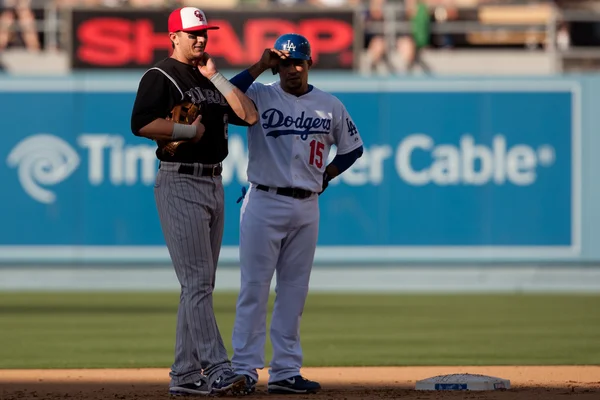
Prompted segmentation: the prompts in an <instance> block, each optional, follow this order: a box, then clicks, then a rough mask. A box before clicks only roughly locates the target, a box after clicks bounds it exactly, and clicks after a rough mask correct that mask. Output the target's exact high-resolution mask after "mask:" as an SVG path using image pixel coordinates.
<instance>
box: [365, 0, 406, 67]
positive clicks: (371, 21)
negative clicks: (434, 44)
mask: <svg viewBox="0 0 600 400" xmlns="http://www.w3.org/2000/svg"><path fill="white" fill-rule="evenodd" d="M367 1H368V5H367V7H366V9H365V11H364V13H363V22H364V48H365V50H366V51H365V55H364V57H365V60H364V63H365V66H364V67H363V69H365V70H366V72H372V71H379V72H380V73H387V72H391V71H392V72H393V71H397V70H398V69H399V68H398V63H397V61H396V57H397V56H399V54H400V50H401V49H402V47H403V38H402V37H396V35H395V34H394V41H395V43H394V48H393V49H390V48H389V46H388V43H387V40H386V35H385V33H384V31H385V30H384V20H385V16H384V11H385V10H384V7H385V5H386V4H387V0H367ZM395 56H396V57H395Z"/></svg>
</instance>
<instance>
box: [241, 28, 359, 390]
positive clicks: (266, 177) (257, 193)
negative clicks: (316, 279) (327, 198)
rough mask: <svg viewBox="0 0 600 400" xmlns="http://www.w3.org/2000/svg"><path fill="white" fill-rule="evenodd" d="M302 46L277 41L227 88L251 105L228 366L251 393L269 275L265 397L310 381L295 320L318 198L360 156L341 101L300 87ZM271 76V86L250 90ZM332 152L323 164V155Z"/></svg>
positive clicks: (306, 54) (288, 38)
mask: <svg viewBox="0 0 600 400" xmlns="http://www.w3.org/2000/svg"><path fill="white" fill-rule="evenodd" d="M311 65H312V58H311V47H310V43H309V42H308V40H307V39H306V38H305V37H303V36H301V35H298V34H285V35H282V36H280V37H279V38H278V39H277V40H276V41H275V45H274V47H273V48H272V49H267V50H265V52H264V53H263V56H262V58H261V60H260V61H259V62H258V63H256V64H255V65H253V66H252V67H250V68H249V69H247V70H245V71H243V72H242V73H240V74H238V75H237V76H235V77H234V78H232V80H231V82H232V83H234V84H235V85H236V86H238V87H239V88H240V89H241V90H242V91H244V92H245V93H246V94H247V95H248V97H250V98H251V99H252V101H254V102H255V103H256V106H257V107H258V111H259V114H260V120H259V122H258V123H257V124H255V125H253V126H251V127H250V128H248V152H249V162H248V180H249V181H250V189H249V190H248V192H247V195H246V196H245V197H244V202H243V204H242V209H241V220H240V268H241V290H240V293H239V297H238V302H237V309H236V318H235V325H234V328H233V338H232V342H233V350H234V354H233V357H232V364H233V366H234V368H235V371H236V372H237V373H240V374H244V375H246V377H247V378H246V379H247V380H246V387H245V388H243V390H242V392H243V393H251V392H253V391H254V389H255V385H256V383H257V380H258V374H257V370H258V369H262V368H263V367H264V361H265V360H264V357H265V348H264V346H265V341H266V317H267V302H268V298H269V291H270V286H271V280H272V279H273V275H274V273H275V271H277V276H276V286H275V291H276V297H275V304H274V308H273V316H272V320H271V327H270V338H271V343H272V345H273V358H272V360H271V363H270V367H271V368H270V370H269V381H268V385H267V388H268V391H269V392H270V393H280V394H294V393H313V392H316V391H318V390H320V389H321V385H320V384H319V383H318V382H315V381H311V380H309V379H306V378H304V377H303V376H302V375H301V373H300V368H301V366H302V359H303V355H302V348H301V346H300V321H301V319H302V313H303V310H304V304H305V301H306V297H307V295H308V284H309V280H310V274H311V269H312V264H313V258H314V254H315V248H316V245H317V236H318V231H319V201H318V199H319V195H320V194H321V193H323V191H324V190H325V189H326V188H327V186H328V183H329V181H330V180H331V179H333V178H335V177H336V176H338V175H340V174H341V173H343V172H344V171H345V170H347V169H348V168H349V167H350V166H351V165H352V164H353V163H354V162H355V161H356V160H357V159H358V158H359V157H361V155H362V152H363V142H362V139H361V137H360V134H359V132H358V129H357V128H356V126H355V124H354V122H353V121H352V117H351V116H350V114H349V113H348V111H347V110H346V108H345V106H344V105H343V104H342V102H341V101H340V100H339V99H338V98H336V97H335V96H333V95H331V94H329V93H326V92H324V91H322V90H319V89H318V88H316V87H314V86H312V85H310V84H309V83H308V70H309V69H310V67H311ZM269 69H272V70H273V72H274V73H278V74H279V81H276V82H273V83H270V84H261V83H258V82H253V81H254V80H255V79H256V78H257V77H258V76H259V75H260V74H261V73H262V72H264V71H266V70H269ZM333 145H335V146H336V147H337V154H336V156H335V157H334V158H333V160H332V162H331V163H330V164H329V165H327V160H328V156H329V151H330V149H331V147H332V146H333Z"/></svg>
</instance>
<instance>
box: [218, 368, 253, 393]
mask: <svg viewBox="0 0 600 400" xmlns="http://www.w3.org/2000/svg"><path fill="white" fill-rule="evenodd" d="M245 386H246V376H245V375H238V374H236V373H234V372H233V371H225V372H223V373H222V374H221V376H219V377H218V378H217V379H216V380H215V381H214V382H213V384H212V391H211V394H216V395H224V394H226V393H227V392H229V391H232V392H237V391H240V390H241V389H243V388H244V387H245Z"/></svg>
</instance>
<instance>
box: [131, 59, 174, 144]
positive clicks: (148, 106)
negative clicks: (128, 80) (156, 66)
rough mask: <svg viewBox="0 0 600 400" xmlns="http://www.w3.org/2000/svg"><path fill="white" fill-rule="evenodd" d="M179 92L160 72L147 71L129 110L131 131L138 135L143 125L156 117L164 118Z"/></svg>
mask: <svg viewBox="0 0 600 400" xmlns="http://www.w3.org/2000/svg"><path fill="white" fill-rule="evenodd" d="M180 98H181V93H180V92H179V91H178V90H177V89H176V88H175V85H174V84H173V83H172V82H171V81H170V80H169V78H167V77H166V76H165V75H164V74H163V73H162V72H160V71H158V70H149V71H147V72H146V73H145V74H144V76H142V79H140V83H139V86H138V90H137V93H136V97H135V101H134V103H133V110H132V112H131V131H132V132H133V134H135V135H137V136H139V131H140V129H142V128H143V127H144V126H146V125H148V124H149V123H150V122H152V121H154V120H155V119H157V118H165V117H166V116H167V115H168V114H169V111H170V110H171V109H172V108H173V106H174V105H175V104H176V103H177V102H178V101H179V100H180Z"/></svg>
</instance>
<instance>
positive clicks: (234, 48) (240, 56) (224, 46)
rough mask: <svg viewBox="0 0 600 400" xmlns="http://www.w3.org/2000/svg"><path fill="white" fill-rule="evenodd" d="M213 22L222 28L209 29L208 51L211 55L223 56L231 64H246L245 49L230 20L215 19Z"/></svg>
mask: <svg viewBox="0 0 600 400" xmlns="http://www.w3.org/2000/svg"><path fill="white" fill-rule="evenodd" d="M212 23H214V24H215V25H218V26H220V27H221V28H220V29H218V30H214V31H209V36H208V45H207V48H206V50H207V52H208V53H209V54H210V55H211V57H223V58H224V59H225V60H227V63H228V64H230V65H240V64H244V63H245V61H246V58H245V55H244V50H243V49H242V45H241V43H240V41H239V40H238V37H237V36H236V34H235V31H234V30H233V28H232V27H231V25H230V24H229V22H227V21H222V20H219V21H217V20H214V21H212Z"/></svg>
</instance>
